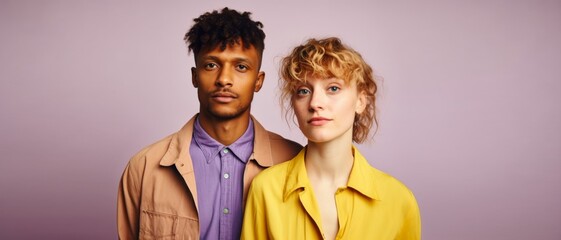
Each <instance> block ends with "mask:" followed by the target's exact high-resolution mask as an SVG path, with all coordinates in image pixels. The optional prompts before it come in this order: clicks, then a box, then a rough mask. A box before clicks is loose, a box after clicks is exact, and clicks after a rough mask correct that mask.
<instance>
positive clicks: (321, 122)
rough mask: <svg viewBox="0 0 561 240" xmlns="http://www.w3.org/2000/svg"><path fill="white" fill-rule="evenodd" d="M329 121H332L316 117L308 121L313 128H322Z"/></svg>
mask: <svg viewBox="0 0 561 240" xmlns="http://www.w3.org/2000/svg"><path fill="white" fill-rule="evenodd" d="M329 121H331V119H329V118H324V117H314V118H312V119H310V120H308V123H309V124H310V125H312V126H322V125H325V124H327V123H328V122H329Z"/></svg>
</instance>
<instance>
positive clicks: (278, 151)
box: [267, 130, 303, 163]
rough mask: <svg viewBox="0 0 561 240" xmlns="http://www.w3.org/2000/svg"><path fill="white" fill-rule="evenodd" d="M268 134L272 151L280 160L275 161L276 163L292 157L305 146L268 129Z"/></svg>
mask: <svg viewBox="0 0 561 240" xmlns="http://www.w3.org/2000/svg"><path fill="white" fill-rule="evenodd" d="M267 134H268V136H269V142H270V144H271V153H272V154H273V158H274V159H277V160H280V161H275V163H279V162H284V161H287V160H290V159H292V158H293V157H294V156H296V154H298V152H300V150H302V148H303V147H302V145H300V144H299V143H297V142H295V141H292V140H290V139H286V138H284V137H282V136H281V135H279V134H277V133H275V132H271V131H268V130H267Z"/></svg>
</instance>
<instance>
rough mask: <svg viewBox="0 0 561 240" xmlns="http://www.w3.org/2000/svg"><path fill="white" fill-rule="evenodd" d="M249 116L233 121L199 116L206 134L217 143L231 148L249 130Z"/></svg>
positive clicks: (233, 119)
mask: <svg viewBox="0 0 561 240" xmlns="http://www.w3.org/2000/svg"><path fill="white" fill-rule="evenodd" d="M249 117H250V116H249V114H247V115H242V116H239V117H237V118H232V119H217V118H212V117H207V116H205V115H202V114H199V123H200V124H201V127H202V128H203V129H204V130H205V132H206V133H207V134H208V135H209V136H210V137H212V138H213V139H214V140H216V141H217V142H219V143H221V144H223V145H225V146H229V145H231V144H232V143H234V142H235V141H236V140H238V139H239V138H240V137H241V136H242V135H243V134H244V133H245V131H246V130H247V127H248V125H249Z"/></svg>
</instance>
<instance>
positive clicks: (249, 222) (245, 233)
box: [241, 181, 268, 240]
mask: <svg viewBox="0 0 561 240" xmlns="http://www.w3.org/2000/svg"><path fill="white" fill-rule="evenodd" d="M255 183H256V181H253V182H252V184H251V186H250V188H249V193H248V196H247V202H246V205H245V212H244V220H243V226H242V235H241V239H246V240H252V239H260V240H261V239H268V237H267V232H268V228H267V222H266V217H265V212H264V211H263V209H264V207H265V206H264V202H263V193H262V192H261V191H260V190H259V187H256V186H255Z"/></svg>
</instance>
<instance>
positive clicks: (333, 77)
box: [242, 38, 421, 239]
mask: <svg viewBox="0 0 561 240" xmlns="http://www.w3.org/2000/svg"><path fill="white" fill-rule="evenodd" d="M281 75H282V80H281V81H282V83H281V85H282V86H281V88H282V97H281V99H282V100H283V103H287V102H288V101H290V104H283V105H285V106H287V105H288V106H287V109H288V110H289V111H290V110H293V111H294V113H295V115H296V118H297V120H298V126H299V128H300V130H301V131H302V133H303V134H304V135H305V136H306V138H307V139H308V145H307V146H306V147H305V148H304V149H303V150H302V151H301V152H300V153H299V154H298V155H297V156H296V157H295V158H294V159H292V160H290V161H288V162H286V163H283V164H280V165H277V166H274V167H271V168H269V169H267V170H265V171H263V172H262V173H260V174H259V175H258V176H257V177H256V178H255V179H254V180H253V182H252V185H251V188H250V190H249V194H248V199H247V203H246V210H245V215H244V223H243V229H242V239H420V234H421V233H420V232H421V225H420V224H421V223H420V215H419V209H418V206H417V202H416V200H415V197H414V196H413V194H412V193H411V191H409V189H407V187H406V186H405V185H403V184H402V183H401V182H399V181H398V180H396V179H395V178H393V177H391V176H389V175H388V174H386V173H383V172H381V171H379V170H377V169H375V168H373V167H371V166H370V165H369V164H368V162H367V161H366V159H365V158H364V157H363V156H362V155H361V154H360V152H359V151H358V149H357V148H355V147H354V146H353V141H354V142H356V143H361V142H363V141H364V140H366V139H367V138H368V133H369V131H370V128H371V127H372V125H373V123H374V122H376V117H375V93H376V89H377V86H376V83H375V81H374V77H373V73H372V69H371V67H370V66H369V65H368V64H366V63H365V61H364V60H363V59H362V57H361V55H360V54H359V53H357V52H356V51H354V50H353V49H351V48H349V47H347V46H345V45H343V44H342V43H341V41H340V40H339V39H338V38H327V39H321V40H316V39H310V40H308V41H307V42H306V43H305V44H304V45H301V46H298V47H296V48H295V49H294V50H293V51H292V53H291V54H290V55H289V56H287V57H285V58H284V59H283V61H282V66H281Z"/></svg>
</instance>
